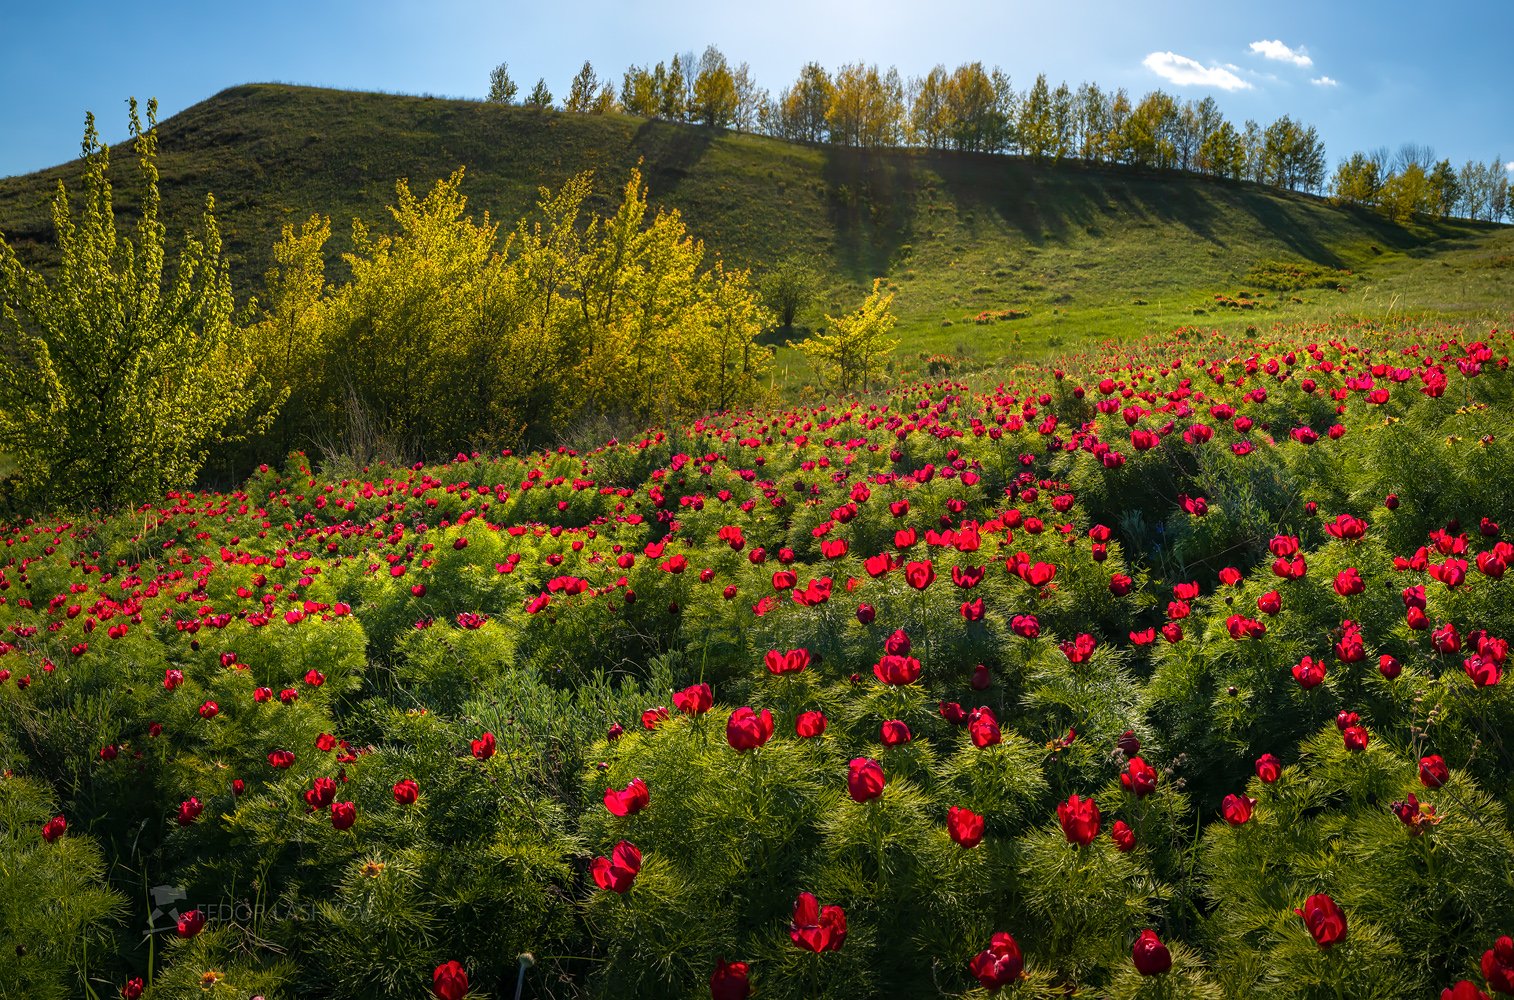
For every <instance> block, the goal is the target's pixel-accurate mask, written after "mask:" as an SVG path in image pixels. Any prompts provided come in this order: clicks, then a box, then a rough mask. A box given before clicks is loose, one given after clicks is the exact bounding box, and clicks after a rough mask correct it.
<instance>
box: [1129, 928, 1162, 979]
mask: <svg viewBox="0 0 1514 1000" xmlns="http://www.w3.org/2000/svg"><path fill="white" fill-rule="evenodd" d="M1130 960H1131V961H1132V962H1134V963H1135V967H1136V971H1137V972H1139V973H1140V974H1141V975H1143V976H1160V975H1161V974H1162V973H1164V972H1166V971H1167V970H1168V969H1171V968H1172V953H1171V952H1169V951H1168V950H1167V946H1166V945H1165V944H1163V943H1162V939H1161V938H1159V937H1157V932H1156V931H1154V930H1152V929H1151V928H1149V927H1148V928H1147V929H1146V930H1144V931H1142V932H1141V936H1140V937H1138V938H1136V940H1135V945H1134V946H1133V947H1132V948H1131V949H1130Z"/></svg>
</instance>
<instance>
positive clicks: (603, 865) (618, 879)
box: [589, 840, 641, 893]
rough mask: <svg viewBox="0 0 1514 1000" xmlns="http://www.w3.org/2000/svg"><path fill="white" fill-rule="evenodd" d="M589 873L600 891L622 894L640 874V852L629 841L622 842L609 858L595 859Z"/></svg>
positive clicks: (616, 846)
mask: <svg viewBox="0 0 1514 1000" xmlns="http://www.w3.org/2000/svg"><path fill="white" fill-rule="evenodd" d="M589 871H590V873H591V874H592V875H593V876H594V882H595V884H597V885H598V886H599V887H600V888H601V889H605V890H607V891H610V892H617V893H624V892H625V891H626V890H627V889H629V888H631V883H632V882H634V881H635V880H636V876H637V875H638V874H639V873H640V872H641V851H640V850H639V849H638V848H637V846H636V845H635V844H633V843H631V842H630V841H628V840H622V841H620V842H619V843H618V844H616V845H615V849H614V850H612V851H611V852H610V857H608V858H606V857H603V856H601V857H597V858H595V859H594V861H593V862H592V863H591V864H590V865H589Z"/></svg>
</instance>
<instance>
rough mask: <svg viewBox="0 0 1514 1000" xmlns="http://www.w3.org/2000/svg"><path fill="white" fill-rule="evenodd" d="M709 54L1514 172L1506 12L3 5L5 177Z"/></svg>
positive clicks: (994, 5) (1387, 0)
mask: <svg viewBox="0 0 1514 1000" xmlns="http://www.w3.org/2000/svg"><path fill="white" fill-rule="evenodd" d="M563 9H566V10H567V11H569V13H568V15H567V16H566V17H564V16H563V15H560V14H558V13H557V11H559V10H563ZM709 43H713V44H715V45H718V46H720V48H721V49H722V50H723V51H724V52H725V53H726V54H727V56H728V57H730V58H731V60H732V62H733V63H734V62H741V61H746V62H748V63H750V65H751V68H752V70H753V73H754V75H755V76H756V77H757V80H758V82H759V83H760V84H761V85H763V86H765V87H767V88H768V89H770V90H771V91H773V92H774V93H776V92H777V91H778V90H779V89H781V88H782V87H783V86H785V85H787V84H788V83H789V82H791V81H792V79H793V78H794V76H795V75H796V74H797V71H798V69H799V67H800V66H801V65H802V64H803V63H805V62H808V61H811V60H815V61H819V62H821V63H823V64H825V65H826V66H828V67H831V68H834V67H835V66H837V65H839V64H841V63H843V62H851V61H856V60H859V59H860V60H865V61H868V62H877V63H879V64H881V65H890V64H892V65H895V66H897V67H898V68H899V70H900V72H901V73H903V74H904V75H905V76H906V77H909V76H914V75H919V74H922V73H924V72H926V71H927V70H928V69H929V68H930V67H931V66H932V65H934V64H936V63H938V62H939V63H945V64H946V65H947V66H948V68H950V67H951V66H954V65H956V64H957V63H960V62H964V61H972V60H981V61H983V62H984V63H985V64H988V65H994V64H997V65H999V66H1001V67H1002V68H1003V69H1004V70H1005V71H1006V72H1008V73H1009V74H1010V76H1011V78H1012V79H1013V80H1014V82H1015V85H1016V86H1017V87H1020V88H1023V87H1024V86H1025V85H1026V84H1028V83H1030V82H1031V81H1033V80H1034V78H1035V75H1036V74H1037V73H1038V72H1044V73H1046V74H1047V76H1048V78H1049V79H1050V80H1051V81H1052V82H1053V83H1054V84H1055V83H1056V82H1057V81H1059V80H1066V81H1067V82H1068V83H1069V84H1072V85H1074V86H1076V85H1077V84H1078V83H1079V82H1082V81H1084V80H1091V81H1094V82H1097V83H1099V84H1100V85H1101V86H1104V87H1106V88H1108V87H1126V88H1127V89H1128V90H1129V91H1130V92H1131V94H1132V96H1139V95H1140V94H1143V93H1145V92H1146V91H1148V90H1152V89H1155V88H1157V87H1162V88H1164V89H1166V90H1168V91H1169V92H1172V93H1175V94H1177V95H1179V96H1181V97H1185V98H1199V97H1202V96H1204V95H1205V94H1212V95H1213V96H1214V97H1215V98H1216V99H1217V100H1218V101H1219V103H1220V106H1221V107H1222V108H1223V109H1224V111H1225V113H1226V115H1227V116H1228V117H1230V118H1231V119H1232V120H1234V121H1236V122H1237V123H1239V122H1240V121H1242V120H1244V119H1246V118H1256V119H1257V120H1259V121H1262V122H1263V123H1265V122H1267V121H1270V120H1272V119H1274V118H1276V117H1278V116H1280V115H1282V114H1289V115H1292V116H1293V117H1294V118H1297V119H1302V120H1303V121H1305V122H1307V123H1310V124H1313V125H1315V126H1317V127H1318V128H1319V130H1320V134H1321V136H1322V137H1323V138H1324V141H1325V145H1326V149H1327V152H1328V154H1329V158H1330V161H1331V163H1332V165H1333V164H1334V162H1335V161H1336V160H1337V159H1339V158H1340V157H1342V156H1344V155H1346V154H1348V153H1350V152H1351V151H1352V150H1354V149H1371V148H1375V147H1378V146H1388V147H1390V148H1397V147H1398V146H1399V144H1401V143H1403V142H1417V143H1422V144H1426V145H1429V146H1431V147H1432V148H1433V149H1434V150H1435V153H1436V155H1437V156H1445V157H1449V158H1450V159H1451V160H1452V161H1453V163H1455V164H1457V165H1460V164H1461V163H1462V162H1464V161H1465V160H1467V159H1471V158H1475V159H1478V160H1483V161H1486V160H1489V159H1491V158H1492V157H1494V156H1500V157H1502V158H1503V160H1504V161H1506V162H1507V161H1511V160H1514V100H1511V99H1510V94H1511V92H1514V87H1511V85H1510V80H1509V66H1510V60H1509V53H1510V51H1511V47H1514V4H1509V3H1505V2H1504V0H1480V2H1468V0H1439V2H1437V3H1433V4H1426V3H1422V2H1419V3H1405V2H1398V0H1379V2H1376V3H1350V4H1345V3H1331V2H1329V0H1313V2H1305V3H1300V2H1294V0H1269V2H1267V3H1263V4H1247V5H1244V6H1242V5H1236V4H1227V3H1224V2H1223V0H1210V2H1167V3H1139V2H1134V3H1133V2H1131V0H1120V2H1108V0H1064V2H1063V3H1061V4H1057V5H1055V7H1054V5H1052V4H1050V3H1021V2H1006V0H1000V2H977V3H970V2H965V0H931V2H929V3H909V2H903V0H868V2H861V0H772V2H762V3H751V2H748V3H743V4H734V3H722V2H718V0H716V2H703V3H701V2H688V0H579V2H577V3H565V4H561V5H559V4H551V3H542V2H539V0H538V2H534V3H531V4H522V3H517V2H514V0H436V2H432V3H422V2H418V0H364V2H354V0H303V2H298V3H296V2H289V0H269V2H266V3H261V4H252V3H236V4H220V3H215V2H205V0H200V2H195V3H189V2H158V3H139V4H122V3H119V2H110V3H103V2H97V0H72V2H60V0H52V2H50V3H31V2H23V0H3V3H0V94H5V95H6V98H7V99H6V100H5V101H3V102H0V135H3V136H4V140H3V142H0V176H5V175H10V174H16V173H24V172H26V171H30V170H34V169H38V168H40V167H44V166H48V165H51V164H54V163H58V162H61V161H63V160H66V159H69V158H72V157H74V156H76V155H77V154H78V148H79V146H78V144H79V138H80V135H81V132H82V126H83V119H84V112H85V111H86V110H92V111H94V112H95V115H96V117H97V119H98V120H99V122H100V127H101V131H102V133H103V134H104V136H105V138H106V139H107V141H116V140H119V139H120V138H121V136H122V135H123V134H124V132H125V123H126V107H125V100H126V98H127V97H128V96H129V95H136V96H138V97H139V98H144V99H145V98H147V97H149V96H156V97H157V98H158V99H159V102H160V104H161V106H162V112H161V116H160V117H163V118H166V117H168V116H169V115H171V114H173V113H174V112H176V111H179V110H182V109H183V108H185V107H188V106H189V105H191V104H194V103H196V102H198V101H201V100H203V99H205V98H207V97H209V96H210V95H212V94H214V93H215V92H216V91H218V90H221V89H222V88H224V87H228V86H232V85H234V84H239V83H247V82H251V81H270V80H276V81H283V82H289V83H303V84H314V85H320V86H332V87H349V88H356V89H364V90H388V91H397V92H403V93H431V94H439V95H445V96H481V95H482V94H483V93H484V92H485V91H486V90H487V87H488V75H489V70H490V68H491V67H493V66H494V65H495V64H496V63H499V62H501V61H508V62H509V64H510V68H511V72H512V75H513V76H514V77H515V78H516V79H517V80H518V81H520V82H521V84H522V89H523V90H524V89H528V88H529V86H530V84H531V83H532V82H534V81H535V79H536V78H537V77H538V76H541V77H545V78H546V80H547V83H548V86H549V87H550V88H551V89H552V91H553V92H554V93H555V94H557V95H558V96H559V97H561V95H562V94H563V93H565V92H566V90H567V84H568V81H569V80H570V79H571V78H572V76H573V74H574V73H575V72H576V71H577V69H578V67H579V66H580V65H581V64H582V62H583V60H584V59H589V60H591V61H592V62H593V63H594V66H595V68H596V69H597V70H598V71H599V74H600V76H601V77H602V78H603V77H606V76H610V77H613V78H614V79H615V80H617V81H618V80H619V77H620V74H621V72H622V71H623V70H624V69H625V67H626V66H627V65H629V64H631V63H651V62H656V61H658V60H660V59H668V58H670V57H671V55H672V54H673V53H674V52H683V51H689V50H692V51H695V52H698V51H700V50H702V49H703V48H704V46H705V45H706V44H709Z"/></svg>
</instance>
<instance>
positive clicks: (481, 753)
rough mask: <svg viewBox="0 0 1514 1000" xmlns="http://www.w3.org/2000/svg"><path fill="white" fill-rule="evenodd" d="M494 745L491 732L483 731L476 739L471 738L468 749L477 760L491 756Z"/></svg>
mask: <svg viewBox="0 0 1514 1000" xmlns="http://www.w3.org/2000/svg"><path fill="white" fill-rule="evenodd" d="M494 747H495V743H494V734H493V733H484V735H482V736H480V737H479V738H478V739H476V740H473V741H472V743H471V744H470V750H471V752H472V754H473V756H475V757H477V758H478V759H479V760H488V759H489V758H490V757H493V756H494Z"/></svg>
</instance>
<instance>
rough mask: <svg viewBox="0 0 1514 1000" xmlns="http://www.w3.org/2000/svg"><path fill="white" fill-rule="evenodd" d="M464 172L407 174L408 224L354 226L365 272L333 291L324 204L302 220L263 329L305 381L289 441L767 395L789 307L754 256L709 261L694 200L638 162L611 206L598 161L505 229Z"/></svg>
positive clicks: (535, 421) (352, 450) (399, 210)
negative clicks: (669, 194)
mask: <svg viewBox="0 0 1514 1000" xmlns="http://www.w3.org/2000/svg"><path fill="white" fill-rule="evenodd" d="M462 179H463V175H462V171H458V172H457V173H455V174H453V175H452V176H451V177H450V178H448V179H447V180H445V181H441V182H439V183H438V184H437V185H436V187H435V188H434V189H433V190H432V191H431V192H430V193H429V194H428V195H427V196H426V197H425V198H417V197H416V196H415V195H414V194H412V193H411V191H410V189H409V186H408V185H407V184H405V183H404V182H401V183H400V184H399V185H398V189H397V190H398V199H397V200H398V204H397V205H396V206H395V207H394V208H393V209H391V211H392V214H393V216H394V219H395V222H396V223H397V225H398V230H397V232H395V233H393V234H387V235H379V236H372V235H370V234H369V233H368V232H367V230H366V229H364V228H363V227H362V226H360V225H359V226H355V229H354V240H353V243H354V247H355V249H354V251H353V253H351V254H349V255H348V256H347V257H346V261H347V264H348V266H349V267H350V269H351V272H352V277H351V279H350V280H349V281H348V282H346V283H345V284H342V285H340V286H336V287H333V288H329V289H326V290H325V291H324V293H322V292H320V289H321V288H322V285H323V283H324V277H323V275H324V272H323V271H322V270H321V264H320V261H321V246H322V244H323V243H324V242H325V239H326V235H327V233H328V229H327V227H326V225H325V222H324V220H321V219H314V220H311V222H308V223H306V225H305V227H304V228H303V229H301V230H300V231H299V232H296V231H295V230H293V229H292V228H290V229H287V230H286V231H285V234H284V239H283V241H282V242H281V243H280V245H279V248H278V251H277V253H276V257H277V259H278V261H279V265H280V266H279V267H277V268H275V269H274V271H272V272H270V274H269V277H268V280H269V296H268V300H269V303H270V307H269V309H268V311H267V312H266V313H265V315H264V318H263V321H262V322H261V323H260V324H259V327H258V330H259V335H260V342H261V343H262V344H263V345H264V348H265V350H266V351H267V352H268V353H269V354H273V355H277V356H279V357H280V358H287V359H293V360H292V361H291V362H290V363H289V364H287V365H284V366H283V367H280V369H279V372H280V377H281V378H282V379H283V380H284V384H285V385H286V386H288V387H289V389H290V391H291V393H293V394H296V395H299V396H300V397H301V401H300V405H299V406H298V407H296V408H292V409H291V410H290V411H289V412H290V418H291V419H290V422H289V423H287V424H286V425H283V426H281V427H280V428H279V434H280V440H281V442H283V443H286V445H287V444H288V443H293V444H316V445H319V446H323V447H329V446H335V450H340V451H343V452H345V453H348V454H352V455H354V456H361V457H366V456H368V455H371V454H374V453H381V454H383V453H387V454H388V455H390V456H400V455H404V456H409V455H423V454H444V453H446V452H450V451H452V450H455V449H460V448H465V447H470V446H495V445H498V444H502V443H504V444H517V443H521V442H528V443H538V442H541V441H544V440H551V439H552V438H553V437H555V436H557V435H559V434H560V433H561V432H563V431H564V430H565V429H568V428H570V427H571V426H573V425H574V424H575V423H576V422H577V421H579V420H582V419H585V418H608V419H611V420H612V421H615V422H632V423H635V424H636V425H638V426H645V425H647V424H650V423H655V422H662V421H667V420H673V419H677V418H680V417H685V416H688V415H691V414H697V413H701V412H707V411H710V410H720V409H728V408H731V407H733V406H737V405H742V404H749V403H751V402H753V401H754V400H755V399H756V397H757V395H758V394H759V392H760V391H761V390H762V387H763V379H764V376H765V374H766V372H767V368H768V365H769V362H770V358H771V352H770V351H769V350H768V349H767V348H765V347H761V346H760V345H758V344H757V343H756V342H755V338H756V336H757V335H758V334H759V333H760V332H761V331H762V330H763V329H764V328H765V327H766V326H769V325H770V324H771V314H770V313H769V312H768V310H767V309H766V308H765V307H764V306H763V305H762V300H761V298H760V296H759V295H758V293H757V291H756V289H755V288H754V287H753V285H752V282H751V277H750V274H749V273H748V272H746V271H742V270H732V271H728V270H726V269H725V268H724V267H723V266H722V265H721V264H720V263H719V262H716V263H715V264H714V265H713V266H706V265H705V262H704V247H703V245H702V244H701V243H699V242H698V241H697V240H695V239H693V238H692V237H690V236H689V234H688V232H687V230H686V228H685V226H684V224H683V221H682V219H681V218H680V217H679V215H678V213H677V212H658V213H657V214H656V215H655V216H652V217H650V218H649V211H648V205H647V192H646V188H645V186H644V185H643V184H642V181H641V175H640V173H639V172H637V171H633V172H632V174H631V177H630V179H629V180H628V182H627V183H626V185H625V188H624V190H623V194H622V198H621V201H620V204H619V206H618V207H617V208H616V209H615V211H614V212H613V214H610V215H608V216H604V217H600V216H597V215H595V214H594V213H593V212H592V211H590V210H589V208H588V199H589V197H590V195H591V194H592V191H593V185H592V176H591V175H590V174H588V173H584V174H580V175H578V176H576V177H573V178H571V179H570V180H568V181H567V182H566V183H565V184H563V185H562V187H561V188H559V189H558V190H557V191H556V192H552V191H548V190H546V189H543V190H542V191H541V197H540V200H539V202H538V204H537V210H536V212H535V214H534V215H533V216H532V217H529V218H526V219H523V220H521V221H520V223H519V224H518V225H516V226H515V228H514V229H513V230H511V231H510V232H509V233H508V234H507V235H505V236H504V237H503V239H501V238H500V227H499V226H498V225H497V224H495V223H493V222H491V221H490V219H489V217H488V216H487V215H485V216H484V217H483V219H482V221H480V222H475V221H474V220H473V219H472V218H471V217H470V216H468V215H467V200H466V198H465V197H464V196H463V195H462V193H461V184H462ZM281 364H282V363H281Z"/></svg>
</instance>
